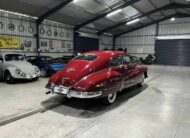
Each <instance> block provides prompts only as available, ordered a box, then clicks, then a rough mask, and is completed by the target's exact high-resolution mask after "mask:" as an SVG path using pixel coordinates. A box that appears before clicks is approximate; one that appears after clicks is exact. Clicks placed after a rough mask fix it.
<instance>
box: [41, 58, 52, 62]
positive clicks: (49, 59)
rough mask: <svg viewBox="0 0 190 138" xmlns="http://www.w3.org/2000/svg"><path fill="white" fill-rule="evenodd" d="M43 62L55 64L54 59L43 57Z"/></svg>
mask: <svg viewBox="0 0 190 138" xmlns="http://www.w3.org/2000/svg"><path fill="white" fill-rule="evenodd" d="M41 60H42V61H43V62H44V63H52V62H53V58H52V57H41Z"/></svg>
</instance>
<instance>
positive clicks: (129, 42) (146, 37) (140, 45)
mask: <svg viewBox="0 0 190 138" xmlns="http://www.w3.org/2000/svg"><path fill="white" fill-rule="evenodd" d="M155 28H156V25H152V26H150V27H146V28H143V29H140V30H138V31H134V32H131V33H129V34H126V35H123V36H121V37H119V38H118V39H117V40H116V49H117V48H127V49H128V53H129V54H131V55H134V56H139V57H145V56H146V55H147V54H152V53H154V45H155V35H156V29H155Z"/></svg>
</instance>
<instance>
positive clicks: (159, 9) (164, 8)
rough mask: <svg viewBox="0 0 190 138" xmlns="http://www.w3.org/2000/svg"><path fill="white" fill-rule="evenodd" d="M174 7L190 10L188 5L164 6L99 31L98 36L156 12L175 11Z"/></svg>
mask: <svg viewBox="0 0 190 138" xmlns="http://www.w3.org/2000/svg"><path fill="white" fill-rule="evenodd" d="M174 7H175V8H190V5H187V4H179V3H173V4H167V5H165V6H163V7H160V8H158V9H155V10H152V11H149V12H147V13H144V14H142V15H140V16H137V17H135V18H132V19H129V20H125V21H122V22H120V23H118V24H115V25H113V26H110V27H107V28H105V29H103V30H101V31H99V32H98V33H97V34H98V35H101V34H103V33H104V32H107V31H109V30H112V29H114V28H117V27H119V26H122V25H125V24H126V23H127V22H130V21H132V20H135V19H138V18H143V17H147V16H149V15H151V14H154V13H156V12H159V11H161V10H169V9H174Z"/></svg>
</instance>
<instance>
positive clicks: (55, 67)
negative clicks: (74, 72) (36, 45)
mask: <svg viewBox="0 0 190 138" xmlns="http://www.w3.org/2000/svg"><path fill="white" fill-rule="evenodd" d="M48 66H49V67H50V68H51V69H54V70H57V71H59V70H62V69H63V68H64V67H65V64H61V63H55V64H49V65H48Z"/></svg>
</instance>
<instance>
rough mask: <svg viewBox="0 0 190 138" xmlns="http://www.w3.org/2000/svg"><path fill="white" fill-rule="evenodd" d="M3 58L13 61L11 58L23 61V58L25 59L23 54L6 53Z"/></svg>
mask: <svg viewBox="0 0 190 138" xmlns="http://www.w3.org/2000/svg"><path fill="white" fill-rule="evenodd" d="M4 58H5V61H13V60H16V61H23V60H25V57H24V55H21V54H7V55H5V57H4Z"/></svg>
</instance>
